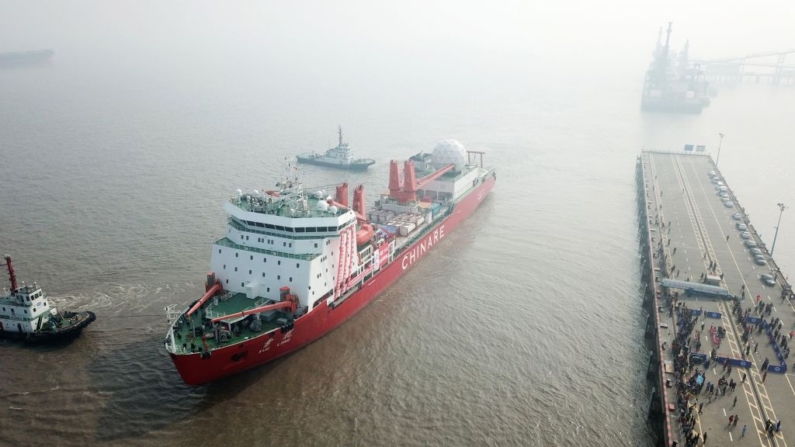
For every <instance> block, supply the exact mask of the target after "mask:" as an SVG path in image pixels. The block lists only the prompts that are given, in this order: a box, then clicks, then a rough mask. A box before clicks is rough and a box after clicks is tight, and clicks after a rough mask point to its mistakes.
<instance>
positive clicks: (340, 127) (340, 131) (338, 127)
mask: <svg viewBox="0 0 795 447" xmlns="http://www.w3.org/2000/svg"><path fill="white" fill-rule="evenodd" d="M337 129H338V130H339V134H340V144H339V145H340V146H342V126H340V125H339V124H337Z"/></svg>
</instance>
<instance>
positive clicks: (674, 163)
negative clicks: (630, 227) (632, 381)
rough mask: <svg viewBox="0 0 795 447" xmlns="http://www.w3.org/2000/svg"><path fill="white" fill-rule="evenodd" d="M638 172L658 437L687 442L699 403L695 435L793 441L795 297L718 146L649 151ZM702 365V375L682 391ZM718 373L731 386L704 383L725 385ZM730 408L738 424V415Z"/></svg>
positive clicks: (735, 441) (728, 440)
mask: <svg viewBox="0 0 795 447" xmlns="http://www.w3.org/2000/svg"><path fill="white" fill-rule="evenodd" d="M712 171H714V175H710V172H712ZM713 176H714V177H717V179H715V178H713ZM636 181H637V186H638V208H639V216H638V220H639V226H640V245H641V263H642V281H643V284H644V304H645V306H644V307H645V309H646V310H647V311H648V312H649V316H648V321H647V328H646V340H647V341H648V343H649V348H650V350H651V353H650V360H649V367H648V372H647V376H648V378H649V380H650V382H651V384H652V387H653V391H652V393H651V397H650V402H649V422H650V424H651V426H652V427H653V429H654V431H655V432H657V433H658V445H660V446H672V445H677V446H682V447H684V446H685V445H686V437H685V436H686V435H685V433H684V432H683V424H682V423H681V421H682V419H686V418H683V417H682V413H683V412H684V414H685V415H686V414H688V412H690V413H691V414H692V415H693V416H694V422H693V424H692V425H691V430H692V431H691V436H692V433H696V434H697V435H698V436H699V437H700V438H701V440H700V441H699V442H698V443H697V445H702V442H703V436H704V434H705V433H706V434H707V436H708V437H707V443H708V444H707V445H753V446H756V445H762V446H766V447H770V446H778V447H786V446H788V445H791V446H793V447H795V375H793V366H795V365H793V364H794V363H795V353H793V354H792V355H791V356H790V354H789V348H790V342H791V343H794V344H795V340H792V339H791V338H790V333H791V332H792V331H793V330H794V329H795V307H793V304H792V303H793V301H792V287H791V285H790V284H789V283H788V282H787V281H786V279H785V274H784V273H782V272H781V271H780V269H779V268H778V266H777V265H776V263H775V261H774V260H773V259H771V257H770V256H769V252H768V250H767V248H766V247H765V244H764V243H763V241H762V240H761V239H760V238H759V236H758V235H757V233H756V231H755V230H754V227H753V223H752V222H751V221H750V220H749V219H748V216H747V215H746V213H745V211H744V209H743V208H742V207H741V206H740V205H739V204H738V203H737V201H736V197H735V196H734V194H733V193H732V191H731V187H730V186H729V185H728V182H727V181H726V179H725V178H723V176H722V175H721V174H720V171H719V170H718V169H717V167H716V166H715V164H714V162H713V161H712V159H711V158H710V157H709V156H706V155H696V154H686V153H668V152H643V153H642V154H641V156H639V157H638V160H637V171H636ZM717 182H722V185H719V184H717ZM720 186H725V192H726V193H727V195H728V200H729V201H730V203H725V202H724V199H722V198H721V197H720V195H719V193H720V191H719V188H720ZM739 225H745V228H746V230H745V231H747V233H746V234H742V233H743V230H742V229H741V228H738V226H739ZM747 241H753V242H747ZM753 244H755V245H756V247H749V245H753ZM751 248H758V250H759V252H760V253H761V256H762V259H760V260H759V261H757V260H756V259H755V255H754V253H752V251H751ZM762 261H764V263H763V262H762ZM763 274H769V275H771V276H773V277H774V280H773V281H774V285H770V284H767V283H766V282H765V281H764V280H763V278H762V276H761V275H763ZM759 303H761V304H759ZM687 323H689V324H687ZM688 326H690V327H688ZM697 335H698V338H696V337H697ZM677 340H678V341H677ZM699 343H700V346H698V345H699ZM705 365H707V367H706V368H705ZM699 373H703V375H702V379H703V383H704V385H703V386H701V387H690V388H689V389H690V391H689V392H685V391H682V390H685V389H688V387H687V386H684V385H683V383H687V382H689V381H691V380H693V381H694V382H695V381H696V380H698V379H696V377H697V375H698V374H699ZM743 378H745V380H744V381H743ZM721 379H725V380H726V381H727V382H729V381H734V382H735V383H736V387H735V389H734V391H731V390H730V389H729V388H727V390H726V393H725V394H722V393H721V394H720V395H718V394H717V393H715V392H713V393H712V395H710V393H708V392H707V386H706V384H707V383H711V384H712V385H714V387H715V389H718V388H719V386H718V383H719V380H721ZM735 398H736V399H735ZM735 400H736V402H735ZM690 407H692V410H691V409H690ZM699 409H700V410H701V411H700V412H699ZM733 415H736V416H737V417H738V418H739V419H738V423H737V425H733V424H729V417H730V416H733ZM779 420H780V421H781V426H780V431H776V430H773V431H772V433H771V432H770V431H768V430H767V429H766V423H767V421H772V423H773V424H774V425H775V424H776V423H777V422H778V421H779ZM685 425H687V424H685ZM743 426H746V427H747V428H746V431H745V435H744V436H743V435H742V429H743Z"/></svg>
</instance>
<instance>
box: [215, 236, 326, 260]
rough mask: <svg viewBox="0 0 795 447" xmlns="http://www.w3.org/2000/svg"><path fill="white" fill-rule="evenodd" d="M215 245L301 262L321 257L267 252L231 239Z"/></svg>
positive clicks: (223, 239)
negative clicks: (239, 243) (299, 260)
mask: <svg viewBox="0 0 795 447" xmlns="http://www.w3.org/2000/svg"><path fill="white" fill-rule="evenodd" d="M215 243H216V244H218V245H223V246H224V247H229V248H234V249H236V250H245V251H252V252H254V253H261V254H266V255H274V256H280V257H282V258H288V259H301V260H304V261H311V260H313V259H315V258H317V257H318V256H320V254H319V253H302V254H295V253H285V252H283V251H275V250H267V249H264V248H257V247H249V246H247V245H238V244H236V243H234V242H232V241H230V240H229V238H227V237H224V238H221V239H219V240H217V241H216V242H215Z"/></svg>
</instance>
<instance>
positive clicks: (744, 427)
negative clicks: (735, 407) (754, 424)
mask: <svg viewBox="0 0 795 447" xmlns="http://www.w3.org/2000/svg"><path fill="white" fill-rule="evenodd" d="M746 428H748V426H747V425H745V424H743V434H742V435H741V436H740V437H745V429H746Z"/></svg>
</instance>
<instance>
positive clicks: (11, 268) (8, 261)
mask: <svg viewBox="0 0 795 447" xmlns="http://www.w3.org/2000/svg"><path fill="white" fill-rule="evenodd" d="M5 260H6V263H5V265H6V267H8V277H9V278H10V279H11V291H12V292H13V291H15V290H17V275H16V274H15V273H14V266H13V265H11V256H8V255H6V256H5Z"/></svg>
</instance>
